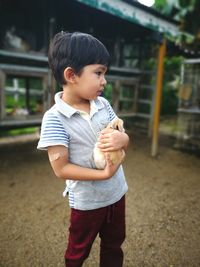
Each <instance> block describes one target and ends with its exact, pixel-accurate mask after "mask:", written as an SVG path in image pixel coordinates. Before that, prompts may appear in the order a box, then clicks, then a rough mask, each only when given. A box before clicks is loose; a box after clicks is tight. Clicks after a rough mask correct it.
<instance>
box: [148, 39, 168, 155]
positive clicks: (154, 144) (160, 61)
mask: <svg viewBox="0 0 200 267" xmlns="http://www.w3.org/2000/svg"><path fill="white" fill-rule="evenodd" d="M165 53H166V41H165V40H163V42H162V43H161V44H160V47H159V53H158V68H157V81H156V94H155V101H154V103H155V108H154V116H153V134H152V146H151V155H152V156H153V157H155V156H156V155H157V152H158V131H159V119H160V106H161V96H162V83H163V72H164V57H165Z"/></svg>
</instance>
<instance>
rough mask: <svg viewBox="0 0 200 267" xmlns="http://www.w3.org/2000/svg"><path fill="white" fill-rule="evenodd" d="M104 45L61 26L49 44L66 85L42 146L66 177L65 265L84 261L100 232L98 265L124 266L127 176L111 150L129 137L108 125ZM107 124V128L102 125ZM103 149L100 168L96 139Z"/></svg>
mask: <svg viewBox="0 0 200 267" xmlns="http://www.w3.org/2000/svg"><path fill="white" fill-rule="evenodd" d="M109 58H110V56H109V53H108V51H107V50H106V48H105V46H104V45H103V44H102V43H101V42H100V41H99V40H97V39H96V38H94V37H93V36H91V35H89V34H84V33H80V32H75V33H67V32H61V33H58V34H56V35H55V37H54V39H53V40H52V42H51V44H50V48H49V65H50V68H51V70H52V72H53V75H54V77H55V79H56V81H57V82H58V83H59V84H60V85H61V86H62V88H63V91H62V92H59V93H57V94H56V95H55V105H54V106H53V107H52V108H51V109H50V110H48V111H47V112H46V113H45V115H44V117H43V121H42V129H41V136H40V140H39V143H38V149H46V150H48V156H49V161H50V163H51V166H52V168H53V170H54V173H55V174H56V176H58V177H60V178H63V179H65V180H66V184H67V186H66V190H65V192H64V195H65V194H66V193H68V198H69V205H70V208H71V218H70V227H69V240H68V246H67V250H66V253H65V263H66V266H67V267H80V266H82V264H83V262H84V260H85V259H86V258H87V257H88V255H89V252H90V249H91V246H92V243H93V242H94V240H95V238H96V236H97V234H99V236H100V238H101V248H100V266H101V267H110V266H114V267H121V266H122V264H123V252H122V249H121V244H122V243H123V241H124V239H125V197H124V195H125V193H126V192H127V189H128V187H127V184H126V181H125V177H124V173H123V169H122V166H121V162H118V163H117V164H113V163H112V162H111V160H110V159H109V156H108V154H107V152H109V151H114V150H118V149H122V148H123V149H126V148H127V146H128V141H129V138H128V136H127V134H126V133H124V132H119V131H117V130H105V129H104V128H105V126H106V125H107V124H108V123H109V122H110V121H112V120H113V119H114V118H116V115H115V113H114V111H113V109H112V108H111V106H110V105H109V103H108V101H107V100H106V99H104V98H103V97H100V95H101V94H102V92H103V90H104V87H105V85H106V80H105V76H104V75H105V73H106V70H107V66H108V64H109ZM103 129H104V130H103ZM97 140H98V142H99V148H100V149H101V150H102V151H103V152H105V155H107V156H106V167H105V169H103V170H97V169H96V167H95V164H94V160H93V157H92V152H93V148H94V145H95V143H96V142H97Z"/></svg>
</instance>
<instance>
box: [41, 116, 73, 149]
mask: <svg viewBox="0 0 200 267" xmlns="http://www.w3.org/2000/svg"><path fill="white" fill-rule="evenodd" d="M56 145H63V146H66V147H68V145H69V134H68V133H67V132H66V131H65V129H64V127H63V125H62V123H61V121H60V120H59V118H58V117H57V116H56V115H55V114H54V113H53V112H49V111H47V112H46V113H45V115H44V117H43V120H42V125H41V133H40V139H39V142H38V146H37V149H40V150H47V147H48V146H56Z"/></svg>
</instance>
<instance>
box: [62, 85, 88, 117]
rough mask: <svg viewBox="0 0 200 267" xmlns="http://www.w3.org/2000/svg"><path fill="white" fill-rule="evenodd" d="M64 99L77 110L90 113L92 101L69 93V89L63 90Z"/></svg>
mask: <svg viewBox="0 0 200 267" xmlns="http://www.w3.org/2000/svg"><path fill="white" fill-rule="evenodd" d="M62 100H63V101H64V102H65V103H67V104H68V105H70V106H72V107H73V108H75V109H77V110H82V111H85V112H87V113H90V101H89V100H87V99H83V98H79V97H77V96H75V95H73V94H71V93H69V90H66V89H65V90H63V95H62Z"/></svg>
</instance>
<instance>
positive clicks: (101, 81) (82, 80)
mask: <svg viewBox="0 0 200 267" xmlns="http://www.w3.org/2000/svg"><path fill="white" fill-rule="evenodd" d="M106 71H107V67H106V66H104V65H100V64H92V65H87V66H85V67H84V68H83V70H82V72H81V74H80V75H79V76H78V75H76V89H75V90H76V94H77V96H79V97H80V98H82V99H86V100H94V99H96V98H97V97H98V96H100V95H101V94H102V92H103V90H104V87H105V85H106V83H107V82H106V79H105V73H106Z"/></svg>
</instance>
